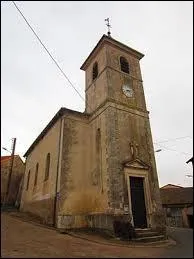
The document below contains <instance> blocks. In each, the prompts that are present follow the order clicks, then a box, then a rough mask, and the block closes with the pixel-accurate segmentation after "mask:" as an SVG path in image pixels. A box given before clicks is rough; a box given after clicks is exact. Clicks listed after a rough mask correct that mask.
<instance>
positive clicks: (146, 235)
mask: <svg viewBox="0 0 194 259" xmlns="http://www.w3.org/2000/svg"><path fill="white" fill-rule="evenodd" d="M136 235H137V237H151V236H157V235H158V233H157V232H154V231H147V232H136Z"/></svg>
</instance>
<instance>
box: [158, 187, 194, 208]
mask: <svg viewBox="0 0 194 259" xmlns="http://www.w3.org/2000/svg"><path fill="white" fill-rule="evenodd" d="M160 195H161V200H162V204H163V205H169V204H193V187H183V188H166V189H161V188H160Z"/></svg>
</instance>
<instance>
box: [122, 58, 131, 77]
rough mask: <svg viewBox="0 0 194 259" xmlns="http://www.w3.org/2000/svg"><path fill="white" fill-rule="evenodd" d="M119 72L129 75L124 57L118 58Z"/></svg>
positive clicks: (127, 64)
mask: <svg viewBox="0 0 194 259" xmlns="http://www.w3.org/2000/svg"><path fill="white" fill-rule="evenodd" d="M120 66H121V71H123V72H125V73H127V74H129V63H128V61H127V60H126V58H124V57H120Z"/></svg>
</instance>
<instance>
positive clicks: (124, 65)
mask: <svg viewBox="0 0 194 259" xmlns="http://www.w3.org/2000/svg"><path fill="white" fill-rule="evenodd" d="M107 19H108V18H107ZM107 26H108V28H109V26H110V24H109V20H108V25H107ZM108 32H109V36H107V35H103V36H102V38H101V39H100V40H99V42H98V43H97V45H96V47H95V48H94V49H93V51H92V52H91V53H90V55H89V56H88V58H87V59H86V61H85V62H84V63H83V65H82V66H81V69H82V70H84V71H85V72H86V80H85V84H86V90H85V93H86V112H87V113H92V112H94V111H96V110H97V109H98V108H99V107H100V106H102V105H103V104H105V103H106V102H108V101H111V102H114V103H120V104H121V105H125V106H128V107H129V106H130V107H131V108H135V109H140V110H144V111H145V110H146V107H145V100H144V93H143V86H142V78H141V71H140V64H139V60H140V59H141V58H142V57H143V56H144V55H143V54H142V53H140V52H138V51H136V50H134V49H132V48H130V47H128V46H126V45H124V44H123V43H121V42H119V41H117V40H115V39H113V38H112V37H111V36H110V31H108Z"/></svg>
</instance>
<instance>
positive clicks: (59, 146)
mask: <svg viewBox="0 0 194 259" xmlns="http://www.w3.org/2000/svg"><path fill="white" fill-rule="evenodd" d="M62 121H63V118H61V119H60V132H59V141H58V161H57V175H56V184H55V197H54V209H53V226H54V227H57V199H58V197H57V189H58V179H59V161H60V151H61V133H62Z"/></svg>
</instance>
